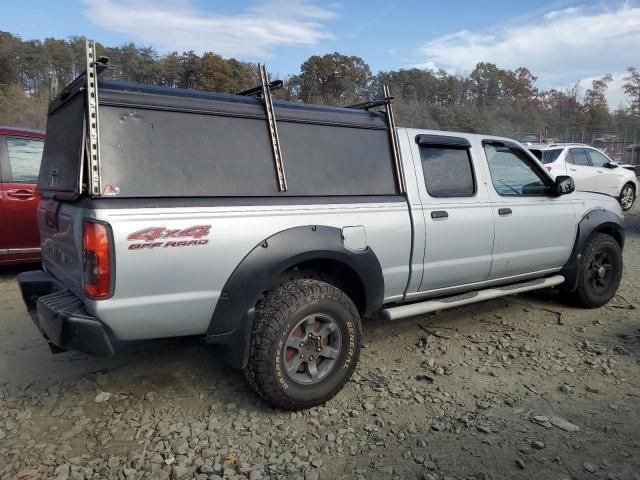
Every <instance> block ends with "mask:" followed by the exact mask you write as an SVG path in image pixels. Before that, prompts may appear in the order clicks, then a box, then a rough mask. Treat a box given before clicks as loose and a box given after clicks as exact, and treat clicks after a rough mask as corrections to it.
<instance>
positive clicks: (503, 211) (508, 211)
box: [498, 208, 513, 217]
mask: <svg viewBox="0 0 640 480" xmlns="http://www.w3.org/2000/svg"><path fill="white" fill-rule="evenodd" d="M512 213H513V212H512V211H511V209H510V208H500V209H498V214H499V215H500V216H501V217H506V216H508V215H511V214H512Z"/></svg>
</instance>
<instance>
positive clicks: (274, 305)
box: [244, 279, 362, 410]
mask: <svg viewBox="0 0 640 480" xmlns="http://www.w3.org/2000/svg"><path fill="white" fill-rule="evenodd" d="M361 343H362V325H361V322H360V315H359V314H358V310H357V309H356V306H355V305H354V304H353V301H352V300H351V299H350V298H349V297H348V296H347V295H346V294H345V293H344V292H343V291H342V290H340V289H338V288H336V287H334V286H333V285H330V284H328V283H324V282H321V281H318V280H311V279H297V280H291V281H289V282H285V283H283V284H281V285H279V286H278V287H276V288H275V289H273V290H272V291H270V292H268V293H267V294H266V295H265V296H264V297H263V298H262V299H261V300H260V302H259V303H258V305H257V306H256V316H255V321H254V328H253V332H252V336H251V346H250V349H249V361H248V364H247V367H246V368H245V369H244V373H245V376H246V378H247V380H248V381H249V384H250V385H251V386H252V387H253V389H254V390H255V391H256V392H257V393H258V395H260V396H261V397H262V398H263V399H264V400H266V401H267V402H269V403H270V404H272V405H274V406H276V407H280V408H285V409H288V410H299V409H303V408H310V407H313V406H316V405H319V404H321V403H324V402H326V401H327V400H329V399H330V398H332V397H333V396H334V395H335V394H336V393H338V391H340V389H341V388H342V387H343V386H344V384H345V383H346V382H347V380H349V377H351V374H352V373H353V371H354V370H355V368H356V364H357V362H358V358H359V355H360V347H361Z"/></svg>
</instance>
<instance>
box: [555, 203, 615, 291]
mask: <svg viewBox="0 0 640 480" xmlns="http://www.w3.org/2000/svg"><path fill="white" fill-rule="evenodd" d="M598 233H606V234H607V235H610V236H611V237H613V238H614V239H615V240H616V242H617V243H618V245H620V248H621V249H623V248H624V242H625V234H624V225H623V223H622V219H621V218H620V217H618V215H616V214H615V213H614V212H612V211H611V210H606V209H594V210H591V211H589V212H587V213H586V214H585V215H584V216H583V217H582V219H581V220H580V222H579V223H578V231H577V233H576V238H575V241H574V244H573V249H572V251H571V256H570V257H569V260H568V261H567V263H566V264H565V265H564V267H563V269H562V271H561V272H560V273H561V274H562V275H564V277H565V283H564V284H563V289H564V290H565V291H569V292H573V291H575V289H576V288H577V286H578V266H579V264H580V260H581V259H582V251H583V250H584V248H585V247H586V245H587V244H588V243H589V242H590V241H591V239H592V238H593V237H594V236H595V235H597V234H598Z"/></svg>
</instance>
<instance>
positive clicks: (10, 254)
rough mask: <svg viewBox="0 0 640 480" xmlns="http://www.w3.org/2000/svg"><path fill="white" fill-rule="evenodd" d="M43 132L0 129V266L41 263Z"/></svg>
mask: <svg viewBox="0 0 640 480" xmlns="http://www.w3.org/2000/svg"><path fill="white" fill-rule="evenodd" d="M43 148H44V132H40V131H36V130H25V129H21V128H9V127H0V265H4V264H10V263H27V262H37V261H40V233H39V232H38V224H37V221H36V211H37V209H38V197H39V196H38V193H37V191H36V186H37V183H38V173H39V172H40V161H41V160H42V149H43Z"/></svg>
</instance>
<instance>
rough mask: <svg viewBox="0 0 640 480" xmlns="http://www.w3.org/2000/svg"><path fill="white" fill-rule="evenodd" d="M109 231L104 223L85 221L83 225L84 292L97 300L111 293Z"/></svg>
mask: <svg viewBox="0 0 640 480" xmlns="http://www.w3.org/2000/svg"><path fill="white" fill-rule="evenodd" d="M109 238H110V237H109V230H108V227H107V226H106V225H104V224H102V223H96V222H92V221H89V220H85V222H84V224H83V225H82V248H83V251H84V291H85V293H86V294H87V296H89V297H91V298H95V299H100V298H105V297H108V296H109V294H110V293H111V247H110V245H109Z"/></svg>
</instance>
